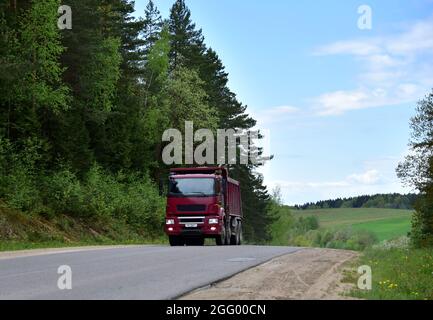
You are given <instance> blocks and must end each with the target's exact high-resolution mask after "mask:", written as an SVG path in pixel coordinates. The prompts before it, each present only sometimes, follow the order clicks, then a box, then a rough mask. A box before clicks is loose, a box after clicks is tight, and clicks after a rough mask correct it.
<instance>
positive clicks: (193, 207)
mask: <svg viewBox="0 0 433 320" xmlns="http://www.w3.org/2000/svg"><path fill="white" fill-rule="evenodd" d="M177 211H179V212H203V211H206V206H205V205H204V204H179V205H178V206H177Z"/></svg>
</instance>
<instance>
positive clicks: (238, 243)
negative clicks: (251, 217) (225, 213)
mask: <svg viewBox="0 0 433 320" xmlns="http://www.w3.org/2000/svg"><path fill="white" fill-rule="evenodd" d="M236 244H237V245H238V246H240V245H241V244H242V223H241V222H239V230H238V233H237V234H236Z"/></svg>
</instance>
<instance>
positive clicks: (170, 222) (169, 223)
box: [165, 219, 174, 225]
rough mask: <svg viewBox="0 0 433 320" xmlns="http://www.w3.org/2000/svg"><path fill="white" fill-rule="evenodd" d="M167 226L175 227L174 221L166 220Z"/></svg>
mask: <svg viewBox="0 0 433 320" xmlns="http://www.w3.org/2000/svg"><path fill="white" fill-rule="evenodd" d="M165 224H166V225H173V224H174V219H167V220H165Z"/></svg>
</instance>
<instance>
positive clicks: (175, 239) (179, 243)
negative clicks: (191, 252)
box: [168, 236, 185, 247]
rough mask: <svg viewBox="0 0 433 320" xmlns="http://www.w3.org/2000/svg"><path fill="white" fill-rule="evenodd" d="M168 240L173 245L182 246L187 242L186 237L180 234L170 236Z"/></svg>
mask: <svg viewBox="0 0 433 320" xmlns="http://www.w3.org/2000/svg"><path fill="white" fill-rule="evenodd" d="M168 241H169V242H170V246H172V247H180V246H183V245H184V244H185V241H184V239H183V238H181V237H179V236H169V237H168Z"/></svg>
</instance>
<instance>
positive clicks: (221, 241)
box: [215, 225, 227, 246]
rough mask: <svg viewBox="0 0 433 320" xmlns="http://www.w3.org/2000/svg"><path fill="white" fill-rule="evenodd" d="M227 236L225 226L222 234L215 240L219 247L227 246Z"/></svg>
mask: <svg viewBox="0 0 433 320" xmlns="http://www.w3.org/2000/svg"><path fill="white" fill-rule="evenodd" d="M226 236H227V235H226V227H225V225H223V227H222V230H221V234H219V235H218V236H217V237H216V239H215V242H216V245H217V246H223V245H225V244H226Z"/></svg>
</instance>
